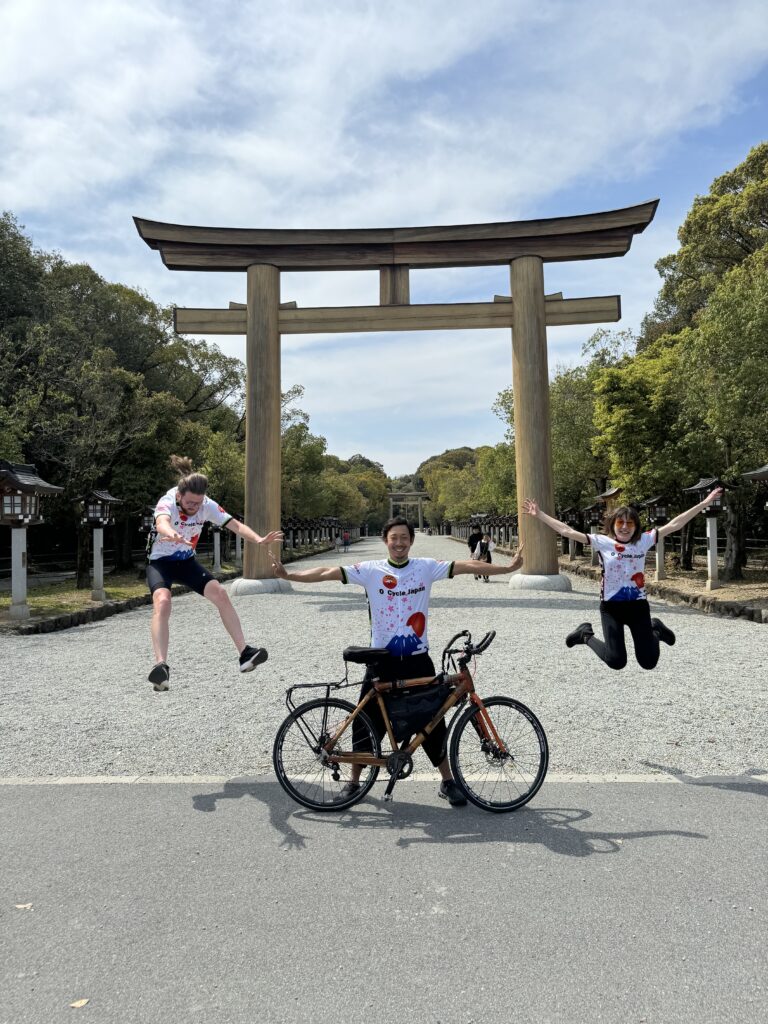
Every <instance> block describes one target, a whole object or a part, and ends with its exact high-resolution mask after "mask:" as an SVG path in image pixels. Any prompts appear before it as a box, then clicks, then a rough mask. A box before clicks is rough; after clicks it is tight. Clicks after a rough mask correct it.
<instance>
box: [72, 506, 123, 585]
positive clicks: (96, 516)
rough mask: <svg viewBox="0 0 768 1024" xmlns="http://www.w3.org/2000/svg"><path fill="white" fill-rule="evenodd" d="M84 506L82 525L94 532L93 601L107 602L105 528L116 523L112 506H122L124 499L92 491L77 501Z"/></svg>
mask: <svg viewBox="0 0 768 1024" xmlns="http://www.w3.org/2000/svg"><path fill="white" fill-rule="evenodd" d="M77 500H78V502H79V503H80V504H81V505H82V509H83V514H82V518H81V519H80V522H81V523H84V524H86V525H87V526H90V527H91V529H92V530H93V589H92V590H91V600H92V601H106V600H107V594H106V591H105V590H104V527H105V526H109V525H110V523H113V522H114V519H113V518H112V506H113V505H121V504H122V499H121V498H116V497H114V495H112V494H110V493H109V492H108V491H91V492H90V494H86V495H84V496H83V497H82V498H78V499H77Z"/></svg>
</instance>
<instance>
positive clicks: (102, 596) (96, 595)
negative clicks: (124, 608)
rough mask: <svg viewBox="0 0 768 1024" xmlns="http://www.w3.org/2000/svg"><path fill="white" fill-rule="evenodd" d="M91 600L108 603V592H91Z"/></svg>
mask: <svg viewBox="0 0 768 1024" xmlns="http://www.w3.org/2000/svg"><path fill="white" fill-rule="evenodd" d="M91 600H92V601H106V600H107V592H106V590H92V591H91Z"/></svg>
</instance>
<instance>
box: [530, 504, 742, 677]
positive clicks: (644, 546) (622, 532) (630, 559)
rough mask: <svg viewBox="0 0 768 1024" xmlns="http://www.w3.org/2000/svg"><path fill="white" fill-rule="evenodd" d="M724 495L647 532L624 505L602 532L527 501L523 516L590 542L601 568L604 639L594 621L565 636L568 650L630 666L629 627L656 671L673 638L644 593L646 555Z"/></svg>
mask: <svg viewBox="0 0 768 1024" xmlns="http://www.w3.org/2000/svg"><path fill="white" fill-rule="evenodd" d="M722 493H723V489H722V487H718V488H716V489H715V490H714V491H712V492H711V493H710V494H708V495H707V497H706V498H705V499H704V500H703V501H700V502H699V503H698V505H694V506H693V508H689V509H688V510H687V511H686V512H681V513H680V515H679V516H675V518H674V519H672V520H670V522H668V523H667V524H666V525H665V526H660V527H658V529H653V530H649V531H648V532H647V533H643V531H642V528H641V526H640V518H639V516H638V514H637V511H636V510H635V509H634V508H632V507H631V506H629V505H622V506H621V508H617V509H616V510H615V511H614V512H612V513H611V515H610V516H609V517H608V519H607V520H606V523H605V527H604V530H605V532H604V533H603V534H597V533H590V534H586V533H581V532H579V530H574V529H573V528H572V527H570V526H568V525H567V524H566V523H561V522H560V520H559V519H555V518H554V517H553V516H549V515H547V514H546V512H542V511H541V509H540V508H539V506H538V504H537V503H536V502H535V501H533V500H532V499H531V498H526V499H525V500H524V501H523V512H526V513H527V514H528V515H529V516H533V517H534V519H538V520H539V522H541V523H544V524H545V525H546V526H548V527H549V528H550V529H551V530H554V531H555V533H559V534H560V535H561V536H563V537H567V538H568V539H569V540H574V541H576V543H577V544H589V545H591V547H592V549H593V550H594V551H596V552H597V554H598V557H599V559H600V564H601V566H602V578H601V580H600V618H601V621H602V625H603V637H604V638H605V639H604V640H598V638H597V637H596V636H595V632H594V630H593V629H592V623H591V622H582V624H581V625H580V626H577V627H576V629H574V630H573V632H572V633H569V634H568V636H567V637H566V638H565V643H566V645H567V646H568V647H573V646H575V645H576V644H586V645H587V647H591V648H592V650H593V651H594V652H595V654H596V655H597V656H598V658H600V659H602V661H604V662H605V663H606V665H608V666H609V668H613V669H622V668H624V667H625V665H626V664H627V648H626V645H625V643H624V627H625V626H627V627H628V629H629V631H630V633H631V635H632V641H633V643H634V645H635V657H636V658H637V661H638V664H639V665H640V667H641V668H647V669H651V668H655V667H656V664H657V662H658V660H659V641H660V640H662V641H663V642H664V643H665V644H669V646H670V647H671V646H672V644H674V642H675V634H674V633H673V632H672V630H671V629H669V627H668V626H665V625H664V623H663V622H662V621H661V619H656V618H651V612H650V608H649V605H648V598H647V595H646V592H645V555H646V552H648V551H649V550H650V549H651V548H652V547H653V546H654V544H655V543H656V541H657V540H658V538H659V537H666V536H668V535H669V534H670V533H675V532H676V531H677V530H680V529H682V527H683V526H685V524H686V523H687V522H689V521H690V520H691V519H693V517H694V516H695V515H696V514H697V513H698V512H701V511H703V509H705V508H706V507H707V505H709V504H710V503H711V502H712V501H714V500H715V498H717V497H718V496H719V495H720V494H722Z"/></svg>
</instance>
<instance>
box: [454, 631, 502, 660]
mask: <svg viewBox="0 0 768 1024" xmlns="http://www.w3.org/2000/svg"><path fill="white" fill-rule="evenodd" d="M495 636H496V630H495V629H492V630H491V631H490V633H486V634H485V636H484V637H483V639H482V640H481V641H480V643H478V644H473V643H472V634H471V633H470V632H469V630H468V629H462V631H461V632H460V633H457V634H456V636H455V637H453V639H452V640H450V641H449V643H448V644H447V645H446V648H445V650H444V651H443V661H445V658H446V657H451V656H452V655H454V654H460V655H463V656H464V657H465V658H473V657H474V656H475V655H476V654H482V653H483V651H487V650H488V648H489V647H490V646H491V644H492V643H493V641H494V638H495ZM462 637H466V643H465V644H464V646H463V648H462V647H459V648H455V649H454V647H453V645H454V644H455V643H456V641H457V640H460V639H461V638H462Z"/></svg>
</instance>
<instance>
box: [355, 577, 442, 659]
mask: <svg viewBox="0 0 768 1024" xmlns="http://www.w3.org/2000/svg"><path fill="white" fill-rule="evenodd" d="M341 575H342V582H344V583H357V584H358V585H359V586H361V587H365V592H366V594H367V595H368V606H369V608H370V613H371V646H373V647H386V648H387V649H388V650H389V651H390V653H391V654H394V655H397V656H398V657H402V656H405V655H411V654H425V653H426V652H427V651H428V650H429V640H428V637H427V616H428V614H429V592H430V590H431V588H432V584H433V583H435V582H436V581H437V580H444V579H446V578H447V577H451V576H453V562H438V561H437V560H436V559H434V558H409V559H408V561H407V562H406V563H405V564H404V565H395V564H394V563H393V562H390V561H389V559H388V558H382V559H379V560H377V561H375V562H358V563H357V565H344V566H342V567H341Z"/></svg>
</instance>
